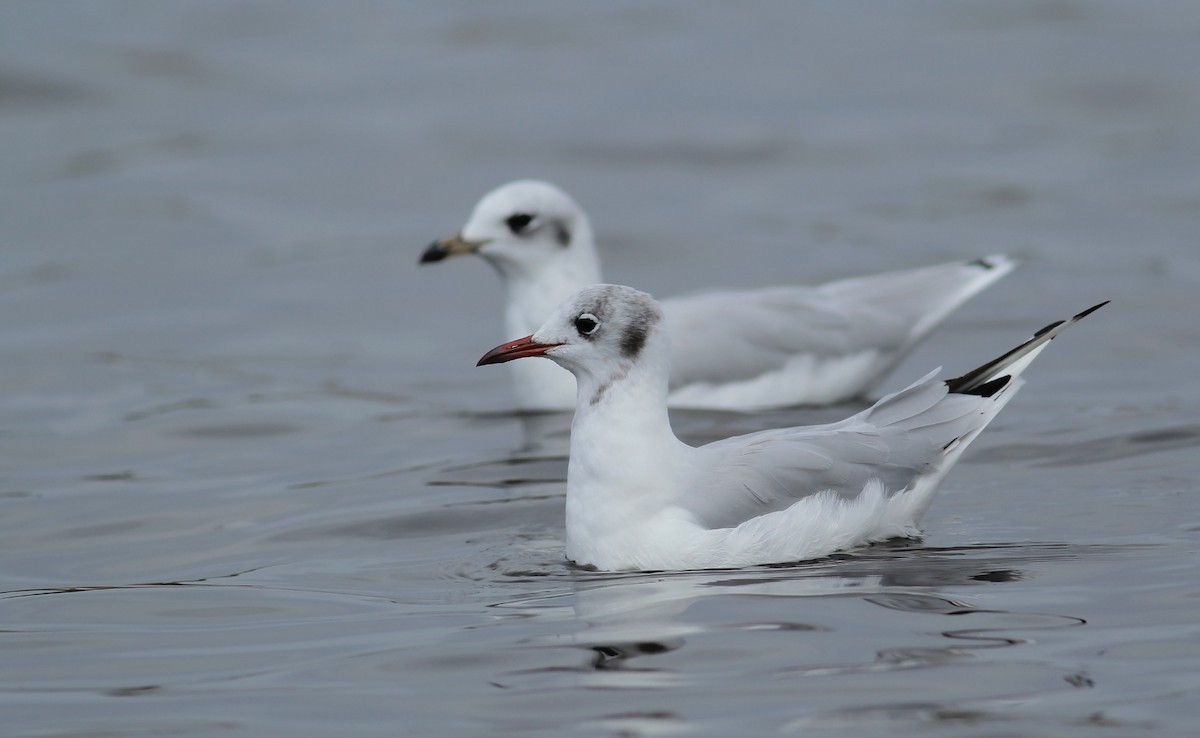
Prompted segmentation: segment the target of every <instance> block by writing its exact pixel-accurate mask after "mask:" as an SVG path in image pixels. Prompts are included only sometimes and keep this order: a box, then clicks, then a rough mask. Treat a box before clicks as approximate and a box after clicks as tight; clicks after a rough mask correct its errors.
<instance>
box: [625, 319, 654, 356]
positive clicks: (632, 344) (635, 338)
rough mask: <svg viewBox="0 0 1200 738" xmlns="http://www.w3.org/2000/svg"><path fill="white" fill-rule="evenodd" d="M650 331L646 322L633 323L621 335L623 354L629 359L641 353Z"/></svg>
mask: <svg viewBox="0 0 1200 738" xmlns="http://www.w3.org/2000/svg"><path fill="white" fill-rule="evenodd" d="M649 332H650V328H649V326H647V325H646V324H645V323H644V322H641V321H638V322H636V323H631V324H630V325H629V327H628V328H626V329H625V333H623V334H622V335H621V354H622V355H623V356H625V357H626V358H629V359H632V358H633V357H635V356H637V355H638V354H640V353H641V352H642V347H643V346H645V345H646V335H647V334H648V333H649Z"/></svg>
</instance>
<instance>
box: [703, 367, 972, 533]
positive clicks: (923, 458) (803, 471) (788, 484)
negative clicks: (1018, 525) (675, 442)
mask: <svg viewBox="0 0 1200 738" xmlns="http://www.w3.org/2000/svg"><path fill="white" fill-rule="evenodd" d="M986 401H987V400H986V398H981V397H977V396H973V395H958V394H949V393H948V391H947V388H946V383H945V382H944V381H942V380H938V379H935V378H934V375H933V374H930V375H929V376H927V377H925V379H923V380H921V381H920V382H917V383H916V384H914V385H912V386H910V387H909V388H907V389H905V390H903V391H901V392H898V393H896V394H894V395H891V396H890V397H887V398H884V399H883V400H880V401H879V402H878V403H876V405H875V406H873V407H871V408H869V409H868V410H865V411H863V412H862V413H859V414H858V415H855V416H852V417H850V418H848V419H846V420H843V421H840V422H838V423H833V424H830V425H821V426H810V427H805V428H784V429H779V430H768V431H762V432H759V433H752V434H750V435H745V436H738V437H736V438H730V439H726V440H723V441H717V442H715V443H711V444H709V445H707V446H703V447H701V448H700V449H698V451H699V452H700V458H701V459H702V460H703V462H702V464H701V466H702V469H701V470H699V473H698V474H697V481H696V483H695V484H694V485H693V486H692V487H691V488H690V489H689V491H688V493H687V498H686V499H684V500H682V501H681V502H680V504H681V506H682V507H684V508H686V509H687V510H689V511H690V512H691V513H692V514H693V515H694V516H695V517H696V518H697V520H698V521H699V522H700V523H701V525H704V526H706V527H709V528H726V527H732V526H736V525H738V524H739V523H741V522H743V521H745V520H748V519H750V518H752V517H755V516H758V515H763V514H766V513H769V512H774V511H776V510H782V509H784V508H787V507H790V506H791V505H792V504H793V503H795V502H796V501H797V500H798V499H800V498H802V497H806V496H808V495H812V494H816V493H818V492H821V491H825V490H828V491H831V492H833V493H835V494H838V495H841V496H843V497H847V498H850V497H855V496H857V495H858V494H859V493H860V492H862V490H863V487H864V486H865V485H866V483H867V481H868V480H870V479H879V480H880V481H882V482H883V484H884V486H885V488H886V489H887V490H888V492H892V493H894V492H898V491H900V490H902V489H904V488H907V487H909V486H910V485H911V484H912V483H913V481H914V480H915V479H916V478H917V477H920V476H922V475H925V474H927V473H930V472H932V471H933V470H934V468H935V467H936V466H937V465H938V463H939V462H940V461H941V460H942V459H943V458H944V457H943V450H944V449H945V447H946V446H947V445H949V444H950V443H951V442H952V441H954V440H955V439H956V438H958V437H960V436H962V435H964V434H965V433H967V432H969V431H970V430H971V429H973V428H974V427H976V426H977V425H978V424H979V423H980V421H981V418H980V417H979V412H978V410H979V408H980V405H981V403H983V402H986ZM983 422H985V423H986V421H983Z"/></svg>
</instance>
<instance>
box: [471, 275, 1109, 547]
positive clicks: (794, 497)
mask: <svg viewBox="0 0 1200 738" xmlns="http://www.w3.org/2000/svg"><path fill="white" fill-rule="evenodd" d="M1103 304H1105V303H1101V304H1100V305H1096V306H1095V307H1092V308H1090V309H1088V310H1085V311H1084V312H1082V313H1079V314H1078V315H1076V316H1074V317H1072V318H1069V319H1067V320H1064V321H1059V322H1056V323H1052V324H1050V325H1048V326H1046V327H1045V328H1043V329H1042V330H1040V331H1038V332H1037V333H1036V334H1034V336H1033V338H1031V339H1029V340H1028V341H1026V342H1024V343H1022V344H1021V345H1019V346H1017V347H1016V348H1014V349H1012V350H1011V351H1008V352H1007V353H1005V354H1003V355H1002V356H1000V357H999V358H997V359H994V360H992V361H989V362H987V363H986V364H984V365H982V366H980V367H979V368H977V369H974V370H972V371H969V372H967V373H966V374H964V375H962V376H961V377H957V378H954V379H945V380H943V379H938V378H937V377H936V375H937V373H938V371H940V370H934V371H933V372H931V373H930V374H928V375H926V376H925V377H923V378H922V379H920V380H918V381H917V382H915V383H913V384H912V385H909V386H908V387H907V388H905V389H903V390H901V391H899V392H896V393H895V394H891V395H888V396H887V397H884V398H883V399H881V400H879V401H878V402H876V403H875V404H874V405H873V406H871V407H870V408H868V409H866V410H864V411H862V412H860V413H858V414H856V415H853V416H851V417H849V418H847V419H845V420H842V421H839V422H836V423H831V424H828V425H815V426H807V427H797V428H780V429H774V430H765V431H761V432H758V433H751V434H748V435H744V436H736V437H733V438H728V439H725V440H721V441H716V442H714V443H710V444H708V445H706V446H700V447H698V448H697V447H693V446H689V445H687V444H685V443H683V442H682V441H680V440H679V439H678V438H676V437H675V434H674V433H673V432H672V431H671V425H670V421H669V420H668V418H667V397H668V395H669V391H670V390H669V383H668V377H669V376H670V363H671V360H672V353H671V345H670V344H671V340H670V332H669V330H668V323H667V321H666V318H665V316H664V315H663V311H662V308H661V307H660V306H659V304H658V303H657V302H655V300H654V299H653V298H651V297H650V296H649V295H647V294H645V293H644V292H639V291H637V290H634V289H632V288H630V287H622V286H616V285H595V286H592V287H588V288H587V289H584V290H583V291H582V292H580V293H579V294H577V295H575V296H574V297H572V298H571V299H569V300H567V301H566V302H565V303H563V304H562V305H561V306H560V307H559V308H558V309H557V310H556V311H555V312H554V314H553V315H551V316H550V319H549V320H547V321H546V323H545V324H544V325H543V326H542V327H541V328H539V329H538V330H537V332H536V333H534V334H532V335H530V336H525V337H524V338H519V339H517V340H515V341H510V342H509V343H505V344H502V345H500V346H497V347H496V348H494V349H492V350H491V351H489V352H488V353H487V354H485V355H484V356H483V358H481V359H480V360H479V364H480V365H484V364H498V363H502V362H506V361H511V360H513V359H519V358H524V357H528V356H545V357H547V358H549V359H551V360H553V361H554V362H555V363H557V364H558V365H560V366H562V367H564V368H566V369H568V370H570V372H571V373H572V374H574V375H575V379H576V380H577V384H578V396H577V400H576V405H575V417H574V420H573V421H572V426H571V455H570V463H569V464H568V467H567V505H566V508H567V557H568V558H569V559H571V560H572V561H574V562H575V563H577V564H579V565H581V566H589V567H594V568H596V569H600V570H606V571H620V570H668V569H676V570H678V569H713V568H729V567H741V566H751V565H755V564H768V563H780V562H789V561H800V560H804V559H812V558H819V557H822V556H826V555H828V554H830V553H833V552H835V551H840V550H843V549H847V548H851V547H854V546H859V545H862V544H866V543H870V542H872V541H881V540H885V539H888V538H897V537H909V536H915V535H917V534H918V528H917V524H918V522H919V521H920V519H921V516H922V514H923V513H924V512H925V510H926V508H928V507H929V504H930V502H932V501H933V497H934V494H935V493H936V491H937V488H938V486H939V484H940V483H941V481H942V478H943V477H945V476H946V473H947V472H949V471H950V468H951V467H953V466H954V463H955V462H956V461H958V458H959V456H961V455H962V452H963V451H964V450H966V448H967V446H968V445H970V443H971V441H973V440H975V437H976V436H977V435H979V433H980V431H982V430H983V429H984V428H985V427H987V425H988V423H990V422H991V421H992V418H994V417H995V416H996V414H997V413H999V412H1000V410H1001V408H1003V407H1004V405H1005V404H1007V403H1008V401H1009V400H1011V399H1012V398H1013V396H1014V395H1015V394H1016V393H1017V391H1018V390H1019V389H1020V387H1021V385H1022V383H1023V381H1024V380H1022V379H1021V378H1020V375H1021V373H1022V372H1023V371H1024V370H1025V368H1026V367H1027V366H1028V365H1029V363H1030V362H1031V361H1033V359H1034V357H1036V356H1037V355H1038V354H1039V353H1040V352H1041V351H1042V349H1044V348H1046V346H1047V345H1049V343H1050V341H1051V340H1052V339H1054V338H1055V337H1056V336H1057V335H1058V334H1059V333H1061V332H1062V331H1063V330H1064V329H1066V328H1067V327H1068V326H1069V325H1071V324H1072V323H1074V322H1076V321H1078V320H1079V319H1081V318H1083V317H1084V316H1086V315H1087V314H1089V313H1091V312H1092V311H1093V310H1096V309H1097V308H1099V307H1100V306H1101V305H1103ZM710 350H711V351H713V352H721V351H724V350H725V347H724V346H722V345H721V344H720V343H719V342H714V343H713V344H712V345H711V346H710Z"/></svg>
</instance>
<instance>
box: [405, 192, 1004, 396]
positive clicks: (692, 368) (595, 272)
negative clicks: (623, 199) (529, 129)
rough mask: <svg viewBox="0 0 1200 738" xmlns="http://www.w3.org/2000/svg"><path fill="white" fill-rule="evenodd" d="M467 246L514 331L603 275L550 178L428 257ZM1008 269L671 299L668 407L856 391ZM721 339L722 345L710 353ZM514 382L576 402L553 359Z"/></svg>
mask: <svg viewBox="0 0 1200 738" xmlns="http://www.w3.org/2000/svg"><path fill="white" fill-rule="evenodd" d="M462 254H476V255H478V256H480V257H482V258H483V259H484V260H486V261H487V262H488V263H489V264H490V265H491V266H492V267H493V268H495V270H496V272H497V273H498V274H499V275H500V278H501V281H502V282H503V283H504V287H505V292H506V304H505V308H504V327H505V330H506V335H509V336H517V335H526V334H529V333H532V332H533V331H535V330H537V328H538V327H539V326H540V325H541V324H542V323H543V322H544V321H545V320H546V318H547V317H548V316H549V315H550V314H551V313H552V312H553V311H554V309H555V308H556V307H557V306H558V305H559V304H560V303H561V302H562V301H563V300H566V299H567V298H569V297H571V296H572V295H574V294H575V293H576V292H578V291H579V290H581V289H583V288H584V287H587V286H589V285H593V284H597V283H600V282H602V281H603V279H602V274H601V270H600V261H599V258H598V257H597V254H596V249H595V242H594V238H593V234H592V226H591V222H590V221H589V220H588V217H587V214H586V213H585V212H584V211H583V209H582V208H580V207H579V205H578V204H576V203H575V201H574V200H573V199H571V197H570V196H569V195H567V194H566V193H565V192H563V191H562V190H560V189H559V188H557V187H555V186H554V185H552V184H550V183H548V182H541V181H536V180H520V181H516V182H510V183H508V184H506V185H503V186H501V187H499V188H497V189H495V190H493V191H492V192H490V193H488V194H487V195H486V196H485V197H484V198H483V199H482V200H480V201H479V203H478V204H477V205H476V206H475V209H474V211H473V212H472V213H471V216H470V218H469V220H468V221H467V223H466V225H465V226H463V228H462V230H461V231H460V232H459V233H456V234H454V235H452V236H448V237H446V238H443V239H440V240H438V241H435V242H434V243H433V244H432V245H431V246H429V248H428V249H426V251H425V252H424V254H423V255H422V257H421V263H430V262H436V261H441V260H443V259H445V258H447V257H451V256H458V255H462ZM1013 266H1014V262H1013V261H1011V260H1010V259H1008V258H1007V257H1005V256H1003V255H992V256H988V257H985V258H982V259H977V260H974V261H958V262H950V263H945V264H938V265H934V266H928V267H923V268H918V269H910V270H904V271H897V272H888V273H884V274H877V275H871V276H866V277H858V278H852V279H843V280H838V281H835V282H830V283H827V284H823V285H820V286H814V287H807V286H784V287H771V288H766V289H757V290H717V291H708V292H699V293H695V294H689V295H684V296H681V297H676V298H673V299H667V300H664V301H662V303H661V305H662V310H663V313H664V320H665V322H666V324H667V326H668V327H669V332H670V333H671V335H672V337H673V339H674V340H673V342H672V348H671V352H672V356H671V374H670V378H669V379H670V382H669V385H668V389H669V392H668V395H667V402H668V404H670V405H671V406H673V407H691V408H709V409H721V410H756V409H765V408H770V407H785V406H792V405H821V404H831V403H836V402H842V401H845V400H849V399H852V398H855V397H859V396H861V395H863V394H864V393H866V392H868V391H869V390H870V389H871V388H873V387H874V386H875V385H876V384H877V383H878V382H879V381H881V380H882V379H883V377H884V376H886V374H887V373H888V372H889V371H891V369H892V368H894V367H895V366H896V364H898V363H899V362H900V360H901V359H903V358H904V356H905V355H907V354H908V353H909V351H911V350H912V348H913V347H914V346H916V345H917V344H918V343H919V342H920V341H921V340H923V339H924V338H925V337H926V336H928V335H929V334H930V333H931V332H932V331H933V329H934V328H936V327H937V326H938V325H939V324H940V323H941V322H942V321H943V320H945V319H946V318H947V317H948V316H949V315H950V314H951V313H952V312H954V310H956V309H957V308H958V307H959V306H960V305H962V304H963V303H964V302H966V301H967V300H968V299H970V298H971V297H973V296H974V295H975V294H977V293H978V292H980V291H981V290H983V289H984V288H986V287H988V286H989V285H991V284H992V283H993V282H995V281H996V280H998V279H1000V278H1001V277H1003V276H1004V275H1005V274H1008V273H1009V272H1010V271H1011V270H1012V269H1013ZM714 341H715V342H718V343H720V344H721V345H722V346H723V347H724V350H723V351H720V352H713V351H710V350H709V347H710V346H711V345H712V343H713V342H714ZM512 379H513V389H514V392H515V394H516V399H517V404H518V405H519V406H520V407H521V408H524V409H531V410H562V409H569V408H571V407H574V404H575V383H574V381H573V380H572V378H571V376H570V375H569V374H568V373H566V372H563V371H560V370H559V369H558V368H557V367H555V366H554V365H552V364H549V363H546V362H540V363H539V362H522V363H520V364H516V365H513V367H512Z"/></svg>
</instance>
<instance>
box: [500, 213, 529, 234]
mask: <svg viewBox="0 0 1200 738" xmlns="http://www.w3.org/2000/svg"><path fill="white" fill-rule="evenodd" d="M532 222H533V216H532V215H530V214H529V213H513V214H512V215H510V216H508V218H506V219H505V221H504V224H505V225H507V226H508V230H510V231H512V232H513V233H515V234H517V235H518V236H519V235H521V232H522V231H524V230H525V229H526V228H528V227H529V224H530V223H532Z"/></svg>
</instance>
